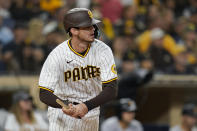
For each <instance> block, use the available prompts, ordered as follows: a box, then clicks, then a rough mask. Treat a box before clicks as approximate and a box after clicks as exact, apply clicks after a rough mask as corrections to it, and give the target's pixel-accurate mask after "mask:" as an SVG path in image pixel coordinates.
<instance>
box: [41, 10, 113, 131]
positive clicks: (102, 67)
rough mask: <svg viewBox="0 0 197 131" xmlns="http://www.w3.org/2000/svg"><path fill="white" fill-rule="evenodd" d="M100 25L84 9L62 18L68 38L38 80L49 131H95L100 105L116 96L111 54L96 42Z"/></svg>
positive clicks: (45, 66) (44, 67) (70, 11)
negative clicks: (45, 107) (45, 106)
mask: <svg viewBox="0 0 197 131" xmlns="http://www.w3.org/2000/svg"><path fill="white" fill-rule="evenodd" d="M99 22H100V21H99V20H96V19H94V18H93V15H92V13H91V11H90V10H88V9H85V8H74V9H71V10H69V11H68V12H67V13H66V14H65V16H64V28H65V30H66V32H68V33H69V35H70V37H71V38H70V39H69V40H66V41H64V42H63V43H61V44H60V45H58V46H57V47H56V48H55V49H54V50H53V51H52V52H51V53H50V54H49V56H48V58H47V59H46V61H45V63H44V65H43V67H42V70H41V73H40V78H39V88H40V100H41V101H42V102H44V103H45V104H47V105H48V106H49V108H48V118H49V124H50V125H49V130H50V131H97V130H98V127H99V113H100V110H99V106H100V105H102V104H104V103H106V102H108V101H111V100H112V99H114V98H115V97H116V95H117V83H116V82H117V72H116V69H115V63H114V58H113V54H112V51H111V49H110V48H109V47H108V46H107V45H106V44H105V43H103V42H102V41H100V40H98V39H96V37H97V36H98V33H99V32H98V27H97V24H98V23H99ZM57 99H59V100H58V103H59V102H60V104H61V105H62V103H61V102H63V103H64V104H63V105H62V106H63V107H62V106H61V105H60V104H58V103H57V102H56V100H57ZM65 105H66V106H65Z"/></svg>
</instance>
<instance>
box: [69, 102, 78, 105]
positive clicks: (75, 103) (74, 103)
mask: <svg viewBox="0 0 197 131" xmlns="http://www.w3.org/2000/svg"><path fill="white" fill-rule="evenodd" d="M70 103H72V104H73V105H78V104H79V103H78V102H70Z"/></svg>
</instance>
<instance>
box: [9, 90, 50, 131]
mask: <svg viewBox="0 0 197 131" xmlns="http://www.w3.org/2000/svg"><path fill="white" fill-rule="evenodd" d="M10 111H11V113H10V114H9V115H8V117H7V120H6V123H5V130H6V131H13V130H14V131H24V130H25V131H27V130H31V131H38V130H39V131H47V130H48V125H47V123H46V122H45V121H44V120H43V118H42V116H41V115H40V114H37V113H35V112H34V110H33V106H32V97H31V96H30V95H29V94H28V93H26V92H24V91H19V92H16V93H15V94H14V95H13V103H12V107H11V110H10Z"/></svg>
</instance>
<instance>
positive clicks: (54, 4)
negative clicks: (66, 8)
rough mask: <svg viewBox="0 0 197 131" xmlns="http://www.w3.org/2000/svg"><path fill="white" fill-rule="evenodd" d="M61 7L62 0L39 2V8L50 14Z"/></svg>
mask: <svg viewBox="0 0 197 131" xmlns="http://www.w3.org/2000/svg"><path fill="white" fill-rule="evenodd" d="M63 5H64V1H63V0H40V8H41V9H42V10H45V11H47V12H50V13H52V14H53V13H55V11H57V9H59V8H61V7H62V6H63Z"/></svg>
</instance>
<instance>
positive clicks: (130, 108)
mask: <svg viewBox="0 0 197 131" xmlns="http://www.w3.org/2000/svg"><path fill="white" fill-rule="evenodd" d="M136 110H137V106H136V104H135V101H133V100H131V99H129V98H123V99H120V100H119V103H118V105H117V108H116V116H112V117H110V118H108V119H106V120H105V121H104V122H103V123H102V125H101V131H143V127H142V125H141V123H140V122H139V121H138V120H136V119H135V112H136Z"/></svg>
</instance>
